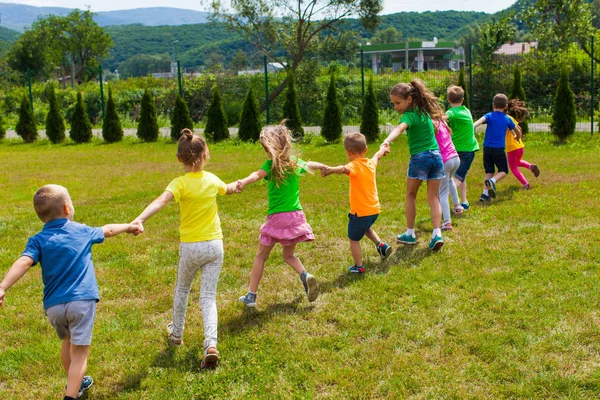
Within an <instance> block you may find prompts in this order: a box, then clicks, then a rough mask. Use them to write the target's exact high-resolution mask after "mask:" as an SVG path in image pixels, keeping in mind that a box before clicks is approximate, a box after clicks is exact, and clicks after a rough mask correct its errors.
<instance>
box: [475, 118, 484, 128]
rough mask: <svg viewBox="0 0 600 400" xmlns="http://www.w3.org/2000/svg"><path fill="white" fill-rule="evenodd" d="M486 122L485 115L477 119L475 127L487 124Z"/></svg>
mask: <svg viewBox="0 0 600 400" xmlns="http://www.w3.org/2000/svg"><path fill="white" fill-rule="evenodd" d="M485 123H486V122H485V117H481V118H479V119H478V120H477V121H475V123H474V124H473V128H477V127H478V126H479V125H481V124H485Z"/></svg>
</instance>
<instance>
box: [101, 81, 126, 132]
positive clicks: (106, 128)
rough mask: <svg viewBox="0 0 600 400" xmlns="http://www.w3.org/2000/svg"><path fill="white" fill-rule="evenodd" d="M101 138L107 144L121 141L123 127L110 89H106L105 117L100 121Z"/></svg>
mask: <svg viewBox="0 0 600 400" xmlns="http://www.w3.org/2000/svg"><path fill="white" fill-rule="evenodd" d="M102 137H103V138H104V140H105V141H106V142H107V143H114V142H120V141H121V140H123V127H122V126H121V120H120V119H119V114H118V113H117V105H116V104H115V100H114V98H113V95H112V89H111V88H110V86H109V87H108V101H107V102H106V115H105V116H104V121H102Z"/></svg>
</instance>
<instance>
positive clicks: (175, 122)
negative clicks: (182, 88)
mask: <svg viewBox="0 0 600 400" xmlns="http://www.w3.org/2000/svg"><path fill="white" fill-rule="evenodd" d="M185 128H188V129H190V130H192V131H193V130H194V121H192V118H191V117H190V110H189V109H188V106H187V104H185V100H183V99H182V98H181V97H180V96H179V94H178V95H177V97H176V98H175V106H174V107H173V113H172V114H171V139H173V140H179V138H180V137H181V131H182V130H184V129H185Z"/></svg>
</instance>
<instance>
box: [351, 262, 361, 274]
mask: <svg viewBox="0 0 600 400" xmlns="http://www.w3.org/2000/svg"><path fill="white" fill-rule="evenodd" d="M348 272H352V273H353V274H362V273H364V272H365V266H364V265H361V266H360V267H359V266H358V265H356V264H354V265H353V266H351V267H349V268H348Z"/></svg>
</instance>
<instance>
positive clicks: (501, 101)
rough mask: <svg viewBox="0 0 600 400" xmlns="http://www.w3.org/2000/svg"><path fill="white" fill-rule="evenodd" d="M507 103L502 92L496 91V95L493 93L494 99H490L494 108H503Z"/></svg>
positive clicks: (506, 98)
mask: <svg viewBox="0 0 600 400" xmlns="http://www.w3.org/2000/svg"><path fill="white" fill-rule="evenodd" d="M507 103H508V97H506V95H505V94H502V93H498V94H497V95H495V96H494V100H493V101H492V104H493V105H494V108H498V109H501V110H504V109H505V108H506V104H507Z"/></svg>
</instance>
